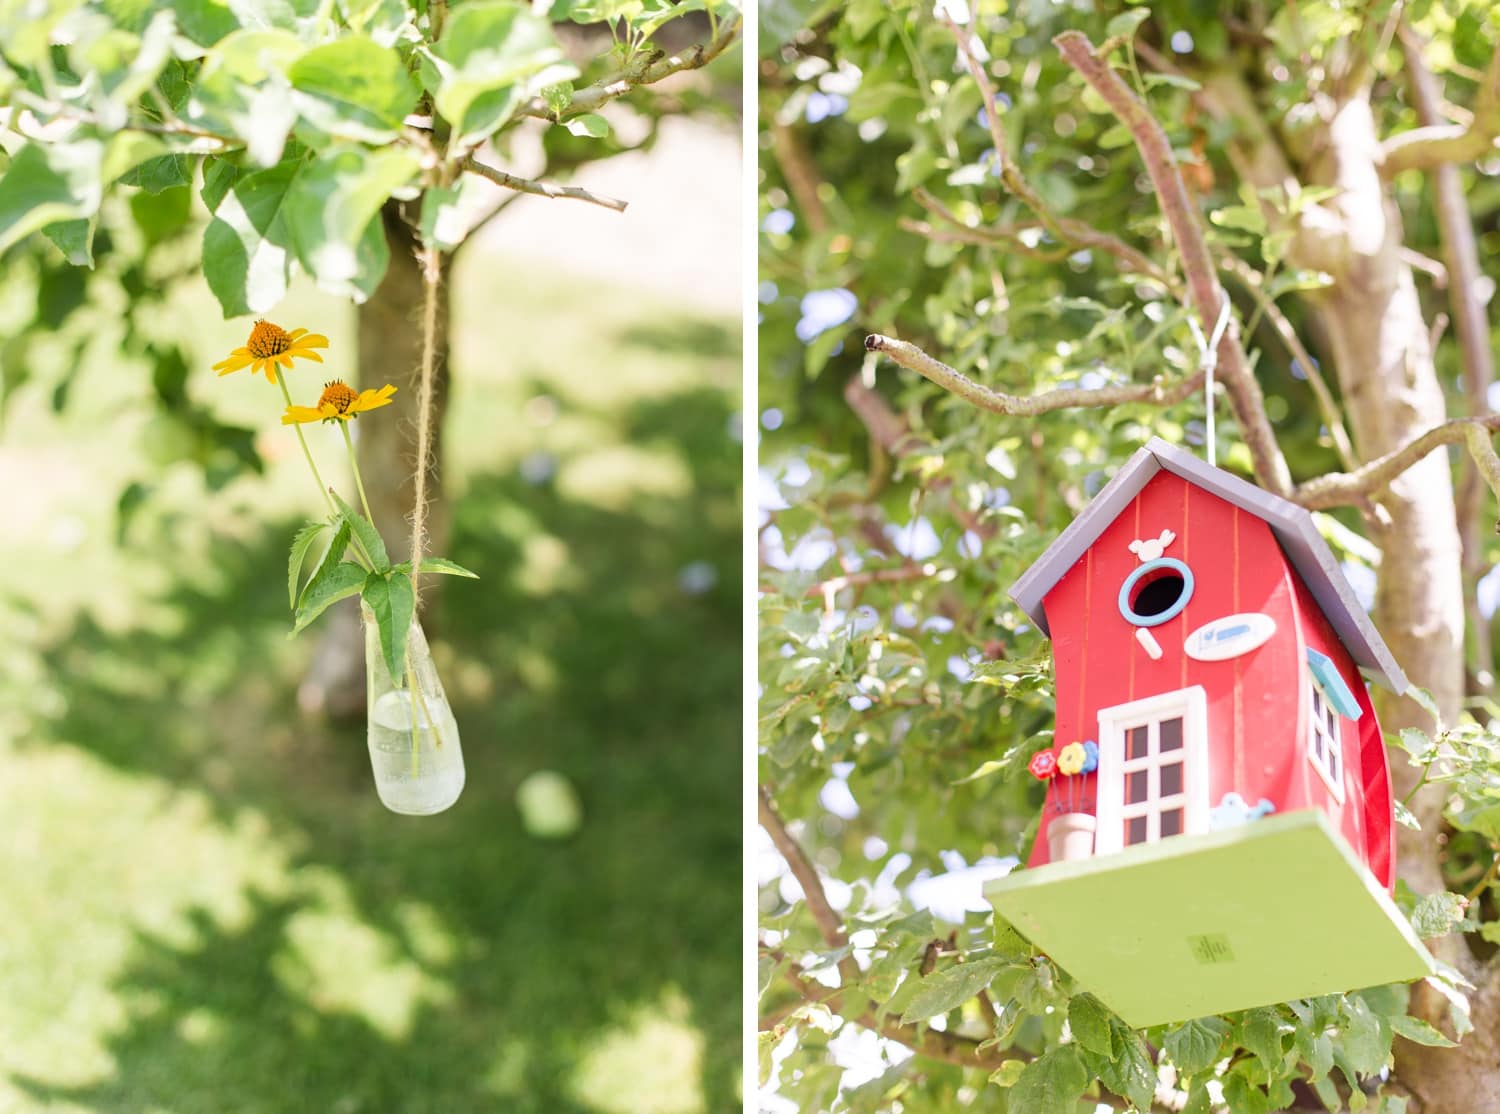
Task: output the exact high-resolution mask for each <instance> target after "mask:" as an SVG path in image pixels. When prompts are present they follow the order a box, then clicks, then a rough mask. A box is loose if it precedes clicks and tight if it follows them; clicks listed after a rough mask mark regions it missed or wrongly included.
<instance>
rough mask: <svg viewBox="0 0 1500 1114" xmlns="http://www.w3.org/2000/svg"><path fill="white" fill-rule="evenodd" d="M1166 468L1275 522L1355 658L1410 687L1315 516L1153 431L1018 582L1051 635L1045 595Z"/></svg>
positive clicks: (1397, 688)
mask: <svg viewBox="0 0 1500 1114" xmlns="http://www.w3.org/2000/svg"><path fill="white" fill-rule="evenodd" d="M1162 469H1166V470H1167V471H1168V472H1171V473H1172V474H1173V475H1174V476H1180V477H1182V478H1183V479H1184V480H1186V481H1187V482H1188V483H1190V484H1192V485H1193V486H1195V487H1199V488H1202V489H1203V490H1204V491H1207V492H1210V493H1211V494H1214V495H1217V496H1218V497H1219V498H1220V499H1224V500H1226V501H1228V502H1230V503H1233V504H1234V505H1235V506H1237V507H1239V508H1240V509H1241V510H1246V511H1249V512H1250V513H1251V514H1253V515H1254V516H1255V517H1256V518H1258V519H1260V520H1261V521H1263V522H1264V523H1266V525H1268V526H1270V527H1271V532H1272V533H1273V534H1274V535H1275V536H1276V540H1277V541H1278V542H1279V543H1280V544H1281V549H1282V552H1283V553H1285V554H1286V556H1287V559H1288V560H1290V561H1291V563H1292V567H1293V568H1295V569H1296V570H1297V572H1298V574H1299V575H1300V576H1301V577H1302V582H1303V583H1304V584H1305V585H1306V586H1307V590H1308V591H1309V592H1311V593H1312V597H1313V599H1314V600H1316V601H1317V604H1318V606H1319V607H1320V608H1321V609H1322V611H1323V614H1324V615H1326V616H1327V617H1328V621H1329V623H1331V624H1332V626H1333V629H1334V632H1335V633H1336V634H1337V635H1338V636H1339V640H1340V641H1341V642H1343V644H1344V647H1345V648H1346V649H1347V650H1348V651H1349V653H1350V654H1351V655H1353V657H1354V660H1355V662H1356V663H1357V664H1358V665H1359V666H1360V667H1361V668H1362V669H1364V670H1366V671H1367V672H1369V673H1370V674H1371V675H1373V676H1374V677H1375V679H1376V680H1379V681H1382V682H1383V683H1384V684H1385V685H1386V686H1387V687H1389V688H1390V689H1391V690H1392V691H1394V692H1395V693H1397V694H1398V695H1399V694H1401V693H1403V692H1405V691H1406V687H1407V681H1406V674H1405V673H1403V672H1401V667H1400V666H1399V665H1397V664H1396V659H1395V658H1393V657H1391V652H1390V650H1389V649H1387V648H1386V645H1385V642H1384V641H1382V640H1381V637H1380V635H1379V633H1378V632H1377V631H1376V630H1375V627H1374V626H1373V625H1372V624H1371V622H1370V617H1369V616H1368V615H1366V614H1365V609H1364V608H1363V607H1361V606H1360V605H1359V600H1357V599H1356V598H1355V596H1354V590H1353V589H1352V588H1350V587H1349V582H1348V581H1347V580H1345V579H1344V574H1343V572H1342V571H1341V570H1340V569H1339V565H1338V561H1336V560H1335V559H1334V556H1333V553H1332V551H1331V550H1329V548H1328V543H1327V542H1325V541H1324V540H1323V535H1321V534H1319V533H1318V528H1317V526H1316V525H1315V524H1314V523H1313V519H1312V515H1310V514H1308V513H1307V511H1306V510H1305V509H1303V508H1302V507H1299V506H1297V505H1296V504H1295V503H1289V502H1287V501H1286V500H1285V499H1282V498H1281V497H1280V496H1276V495H1272V494H1271V493H1270V492H1269V491H1262V490H1261V489H1260V488H1258V487H1256V486H1255V485H1254V484H1250V483H1246V482H1245V481H1244V480H1242V479H1240V478H1239V477H1238V476H1232V475H1230V474H1229V473H1228V472H1225V471H1223V470H1222V469H1219V468H1213V467H1210V466H1209V465H1208V464H1207V463H1205V462H1204V461H1202V460H1199V459H1198V458H1197V457H1196V456H1194V455H1193V454H1192V453H1190V452H1187V451H1185V450H1183V449H1179V448H1177V446H1175V445H1169V444H1167V443H1166V442H1165V441H1163V440H1161V438H1159V437H1153V438H1152V439H1151V440H1150V442H1148V443H1147V444H1146V446H1145V447H1144V448H1142V449H1140V450H1139V451H1138V452H1136V454H1135V455H1134V456H1132V457H1131V458H1130V459H1129V460H1128V461H1126V462H1125V465H1124V467H1122V468H1121V469H1120V471H1119V472H1118V473H1116V474H1115V478H1114V479H1112V480H1110V481H1109V483H1107V484H1105V485H1104V489H1103V490H1102V491H1100V492H1099V494H1098V495H1096V496H1094V498H1093V500H1092V501H1091V502H1090V503H1089V505H1088V506H1087V507H1085V508H1084V509H1083V513H1082V514H1080V515H1079V516H1078V517H1077V518H1075V519H1074V520H1073V521H1072V522H1071V523H1069V524H1068V528H1067V529H1066V530H1064V531H1063V532H1062V533H1061V534H1059V535H1058V538H1057V540H1056V541H1055V542H1053V543H1052V544H1051V545H1050V546H1048V547H1047V552H1045V553H1043V554H1042V555H1041V557H1039V558H1038V559H1037V561H1036V563H1035V564H1033V565H1032V566H1031V568H1029V569H1027V570H1026V573H1025V575H1023V576H1022V577H1021V579H1020V580H1018V581H1016V582H1015V583H1014V584H1012V585H1011V588H1010V596H1011V598H1012V599H1013V600H1015V601H1016V602H1017V603H1018V604H1020V605H1021V608H1022V610H1024V611H1025V612H1026V614H1027V615H1029V616H1031V621H1032V622H1033V623H1035V624H1036V625H1037V627H1038V628H1039V629H1040V630H1041V631H1042V633H1043V634H1047V635H1050V634H1051V631H1050V630H1049V629H1048V627H1047V613H1046V611H1044V610H1043V608H1042V599H1043V597H1045V596H1046V594H1047V593H1048V592H1050V591H1051V590H1052V587H1053V585H1055V584H1056V583H1057V582H1058V581H1059V580H1061V579H1062V578H1063V574H1064V573H1066V572H1067V571H1068V570H1069V569H1071V568H1072V567H1073V566H1074V565H1075V564H1077V562H1078V561H1079V560H1080V559H1081V558H1082V557H1083V555H1084V553H1085V552H1086V551H1087V550H1088V548H1089V546H1091V545H1093V544H1094V542H1096V541H1097V540H1098V539H1099V535H1100V534H1102V533H1104V531H1105V528H1106V527H1108V526H1109V524H1110V523H1111V522H1113V521H1114V520H1115V519H1116V518H1117V517H1119V515H1120V514H1121V512H1123V511H1124V510H1125V508H1126V507H1127V506H1129V504H1130V501H1131V500H1132V499H1134V498H1135V497H1136V496H1137V495H1138V494H1140V491H1141V489H1142V488H1143V487H1145V486H1146V482H1147V481H1148V480H1150V479H1151V477H1152V476H1154V475H1156V473H1157V472H1160V471H1161V470H1162Z"/></svg>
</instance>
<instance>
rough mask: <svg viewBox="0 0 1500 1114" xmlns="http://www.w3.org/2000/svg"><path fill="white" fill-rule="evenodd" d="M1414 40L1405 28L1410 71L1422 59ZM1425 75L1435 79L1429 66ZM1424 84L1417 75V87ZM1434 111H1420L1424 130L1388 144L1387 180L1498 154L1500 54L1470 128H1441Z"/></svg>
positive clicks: (1488, 73)
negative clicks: (1410, 41)
mask: <svg viewBox="0 0 1500 1114" xmlns="http://www.w3.org/2000/svg"><path fill="white" fill-rule="evenodd" d="M1412 36H1413V32H1411V31H1410V29H1406V28H1403V30H1402V33H1401V48H1402V53H1403V55H1404V56H1405V58H1406V64H1407V67H1408V68H1410V67H1411V64H1412V58H1413V56H1416V57H1417V58H1418V59H1419V64H1420V57H1421V52H1420V50H1418V49H1416V48H1414V47H1413V46H1411V45H1410V44H1409V42H1408V40H1409V39H1411V38H1412ZM1422 72H1423V73H1424V74H1426V76H1427V78H1428V79H1429V80H1430V79H1431V77H1432V75H1431V73H1430V72H1429V71H1427V69H1426V67H1425V66H1423V67H1422ZM1420 80H1422V79H1421V78H1420V77H1417V76H1416V75H1413V86H1414V87H1415V84H1416V82H1417V81H1420ZM1434 99H1435V98H1434ZM1430 107H1432V108H1433V109H1434V111H1433V112H1431V113H1430V114H1428V113H1424V112H1422V111H1421V110H1420V108H1419V110H1418V118H1419V119H1422V120H1423V123H1422V125H1421V126H1420V127H1416V128H1413V129H1411V130H1410V131H1404V132H1399V133H1397V134H1396V135H1393V136H1391V137H1390V138H1389V139H1387V140H1386V141H1385V143H1384V145H1383V148H1382V150H1383V153H1384V155H1385V161H1384V162H1383V163H1382V165H1381V167H1380V173H1381V174H1383V175H1384V176H1385V177H1387V178H1392V177H1394V176H1395V175H1397V174H1400V173H1401V172H1402V171H1403V170H1411V169H1413V168H1416V169H1418V170H1430V169H1432V168H1433V167H1435V166H1441V165H1443V164H1445V163H1459V162H1474V161H1476V160H1478V159H1482V158H1484V156H1486V155H1488V154H1490V153H1491V152H1493V151H1494V150H1495V141H1496V139H1497V138H1500V51H1496V52H1495V56H1494V57H1493V58H1491V59H1490V64H1489V68H1488V69H1486V70H1485V73H1484V80H1483V81H1482V82H1480V85H1479V93H1478V95H1477V96H1476V98H1475V101H1474V116H1473V119H1472V120H1470V121H1469V122H1468V123H1467V124H1439V123H1437V122H1436V119H1437V114H1436V111H1435V108H1436V105H1435V104H1433V105H1431V106H1430ZM1429 121H1431V122H1429Z"/></svg>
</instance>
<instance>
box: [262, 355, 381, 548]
mask: <svg viewBox="0 0 1500 1114" xmlns="http://www.w3.org/2000/svg"><path fill="white" fill-rule="evenodd" d="M276 384H277V386H279V387H280V388H281V395H282V397H283V398H285V399H286V404H287V405H288V406H295V405H296V403H295V402H293V401H292V392H291V391H290V390H289V389H288V388H287V385H286V376H285V375H284V374H283V375H278V376H276ZM289 424H290V425H291V426H292V428H293V429H295V430H296V431H297V441H298V443H299V444H301V446H302V456H303V459H305V460H306V461H307V466H308V467H309V468H310V469H312V475H313V482H315V483H316V484H317V485H318V493H319V494H320V495H322V496H323V502H324V504H325V505H326V506H327V507H328V513H329V514H331V515H333V516H334V517H335V518H337V517H338V514H339V509H338V508H337V507H335V506H334V505H333V498H332V497H331V496H330V495H329V494H328V492H329V490H330V489H329V487H328V485H327V484H325V483H324V482H323V477H322V476H321V475H320V474H319V473H318V466H317V464H316V463H314V461H313V455H312V450H311V449H309V448H308V447H307V438H306V437H304V436H303V435H302V425H301V423H300V422H291V423H289ZM340 424H343V423H340ZM346 436H347V434H346ZM354 475H355V478H356V479H358V477H359V473H358V471H356V472H355V473H354ZM359 493H360V495H361V496H363V495H364V493H365V492H364V487H363V486H361V487H360V490H359ZM365 513H366V514H369V508H368V507H367V508H366V509H365ZM371 525H373V523H371ZM349 540H350V541H352V542H353V543H354V548H355V550H356V551H357V552H356V553H355V557H357V558H358V559H359V563H360V564H362V565H364V567H365V568H366V569H373V568H374V567H375V562H374V561H372V560H370V555H369V554H368V553H366V552H365V547H364V546H362V545H360V544H359V539H358V538H354V537H351V538H350V539H349Z"/></svg>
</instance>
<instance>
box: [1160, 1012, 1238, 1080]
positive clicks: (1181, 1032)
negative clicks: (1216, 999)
mask: <svg viewBox="0 0 1500 1114" xmlns="http://www.w3.org/2000/svg"><path fill="white" fill-rule="evenodd" d="M1228 1035H1229V1026H1228V1025H1227V1024H1226V1023H1225V1022H1224V1021H1223V1020H1222V1019H1220V1018H1217V1017H1200V1018H1197V1019H1195V1020H1193V1021H1188V1022H1184V1023H1183V1024H1181V1025H1179V1026H1177V1027H1176V1028H1175V1029H1171V1030H1169V1031H1168V1032H1167V1035H1166V1039H1165V1040H1164V1041H1163V1047H1164V1048H1165V1049H1166V1053H1167V1058H1168V1059H1169V1060H1171V1061H1172V1063H1174V1064H1176V1065H1177V1068H1178V1070H1179V1071H1181V1072H1182V1073H1183V1074H1184V1075H1197V1074H1198V1073H1199V1072H1201V1071H1207V1070H1208V1069H1209V1068H1211V1067H1213V1066H1214V1064H1216V1063H1218V1061H1219V1049H1220V1048H1221V1047H1222V1046H1223V1044H1224V1038H1225V1037H1226V1036H1228Z"/></svg>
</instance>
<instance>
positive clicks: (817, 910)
mask: <svg viewBox="0 0 1500 1114" xmlns="http://www.w3.org/2000/svg"><path fill="white" fill-rule="evenodd" d="M760 826H761V827H762V828H764V829H765V830H766V832H767V833H768V834H769V835H770V836H771V842H772V843H774V844H775V845H776V850H778V851H780V852H781V857H782V858H783V859H785V860H786V865H787V866H788V867H790V868H791V871H792V877H793V878H795V879H797V884H798V885H799V886H801V887H802V900H803V901H805V902H806V903H807V910H808V912H810V913H811V914H812V918H813V920H814V921H815V922H817V925H818V931H819V932H820V933H822V934H823V941H824V943H826V944H827V945H828V946H829V947H830V948H841V947H843V946H844V945H845V944H847V943H848V942H849V937H848V936H847V935H846V934H845V932H844V928H843V922H842V921H841V920H840V919H839V915H838V913H836V912H834V908H833V906H832V905H830V904H829V903H828V894H827V893H826V892H825V891H824V889H823V879H822V878H820V877H819V876H818V870H817V868H816V867H815V866H813V865H812V860H811V859H809V858H808V857H807V852H805V851H803V850H802V845H801V844H800V843H798V842H797V841H796V840H795V839H793V838H792V833H791V832H789V831H787V829H786V824H785V822H783V821H782V819H781V812H780V810H778V809H777V807H776V802H775V801H774V800H772V799H771V792H770V790H769V789H767V788H766V787H765V786H764V785H762V786H761V787H760Z"/></svg>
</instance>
